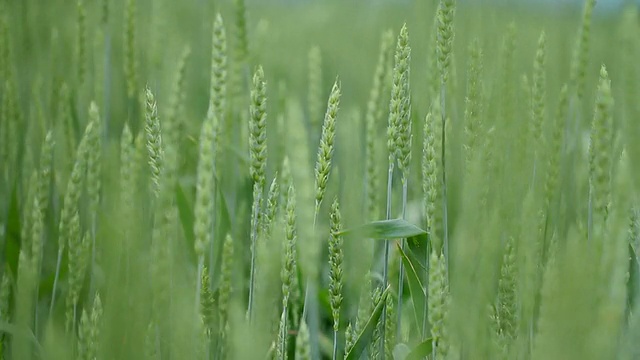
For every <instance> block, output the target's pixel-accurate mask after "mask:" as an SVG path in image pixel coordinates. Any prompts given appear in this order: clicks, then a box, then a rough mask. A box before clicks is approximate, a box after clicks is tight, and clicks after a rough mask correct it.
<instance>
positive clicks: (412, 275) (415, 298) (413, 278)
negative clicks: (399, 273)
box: [397, 245, 426, 333]
mask: <svg viewBox="0 0 640 360" xmlns="http://www.w3.org/2000/svg"><path fill="white" fill-rule="evenodd" d="M397 246H398V251H399V253H400V256H401V258H402V262H403V263H404V267H405V269H406V270H407V271H406V274H407V279H408V280H409V292H411V300H412V304H413V313H414V315H415V320H416V327H417V328H418V329H419V332H420V333H421V332H422V331H421V329H422V318H423V316H424V302H425V301H426V296H425V293H424V288H423V286H422V283H421V282H420V278H419V277H418V274H417V273H416V268H415V266H414V265H413V263H412V262H411V260H409V258H408V257H407V254H406V253H405V252H404V251H402V248H401V247H400V245H397ZM398 296H400V295H398Z"/></svg>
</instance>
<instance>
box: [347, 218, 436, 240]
mask: <svg viewBox="0 0 640 360" xmlns="http://www.w3.org/2000/svg"><path fill="white" fill-rule="evenodd" d="M425 234H426V232H425V231H424V230H422V229H420V228H419V227H417V226H415V225H413V224H411V223H409V222H408V221H406V220H402V219H391V220H379V221H373V222H370V223H368V224H364V225H361V226H358V227H356V228H353V229H347V230H343V231H341V232H340V233H338V235H342V236H345V237H350V236H351V237H353V236H355V237H358V238H370V239H375V240H386V239H404V238H412V237H415V236H418V235H425Z"/></svg>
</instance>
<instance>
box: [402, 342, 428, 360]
mask: <svg viewBox="0 0 640 360" xmlns="http://www.w3.org/2000/svg"><path fill="white" fill-rule="evenodd" d="M432 351H433V339H432V338H428V339H427V340H425V341H423V342H421V343H420V344H418V345H417V346H416V347H414V348H413V350H411V352H410V353H409V355H407V357H406V358H405V359H404V360H420V359H424V358H425V357H427V356H429V355H430V354H431V352H432Z"/></svg>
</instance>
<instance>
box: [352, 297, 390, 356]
mask: <svg viewBox="0 0 640 360" xmlns="http://www.w3.org/2000/svg"><path fill="white" fill-rule="evenodd" d="M389 289H390V287H387V288H386V289H385V290H384V292H383V293H382V297H380V302H378V305H376V307H375V309H373V312H372V313H371V316H370V317H369V320H367V323H366V324H365V326H364V328H363V329H362V331H361V332H360V334H359V335H358V338H357V339H356V341H355V342H354V343H353V347H352V348H351V351H349V353H348V354H347V356H346V357H345V360H357V359H360V356H361V355H362V353H363V352H364V350H365V349H366V348H367V345H369V343H371V338H372V337H373V331H374V330H375V328H376V326H377V325H378V320H380V315H382V309H383V308H384V305H385V303H386V301H387V296H389Z"/></svg>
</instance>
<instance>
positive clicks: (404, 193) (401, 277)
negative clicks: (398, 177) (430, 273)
mask: <svg viewBox="0 0 640 360" xmlns="http://www.w3.org/2000/svg"><path fill="white" fill-rule="evenodd" d="M408 183H409V181H408V179H407V177H406V176H403V177H402V220H406V219H407V192H408ZM406 245H407V239H401V240H400V247H401V248H402V251H403V252H405V251H406ZM399 273H400V275H399V276H398V311H397V312H398V314H397V316H398V320H397V322H396V339H398V340H397V341H400V336H401V335H402V331H401V329H402V326H401V324H402V293H403V292H404V263H403V262H402V261H401V262H400V271H399Z"/></svg>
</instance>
